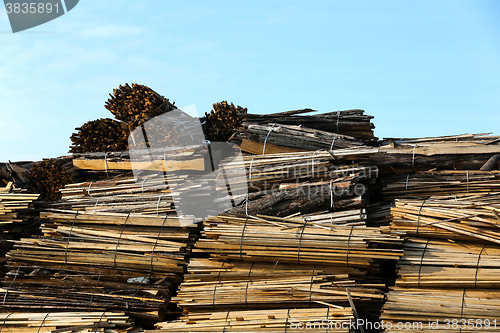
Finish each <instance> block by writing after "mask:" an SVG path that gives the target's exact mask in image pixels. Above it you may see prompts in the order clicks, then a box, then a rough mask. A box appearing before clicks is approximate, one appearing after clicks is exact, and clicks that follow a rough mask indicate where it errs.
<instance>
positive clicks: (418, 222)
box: [417, 198, 427, 237]
mask: <svg viewBox="0 0 500 333" xmlns="http://www.w3.org/2000/svg"><path fill="white" fill-rule="evenodd" d="M425 200H427V198H425V199H424V201H422V204H421V205H420V209H419V210H418V217H417V237H418V228H419V227H420V212H421V211H422V207H424V204H425Z"/></svg>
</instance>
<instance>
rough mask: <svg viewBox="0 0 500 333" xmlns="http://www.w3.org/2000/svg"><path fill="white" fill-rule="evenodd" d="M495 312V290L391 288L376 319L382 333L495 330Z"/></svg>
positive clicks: (498, 299) (499, 296) (499, 295)
mask: <svg viewBox="0 0 500 333" xmlns="http://www.w3.org/2000/svg"><path fill="white" fill-rule="evenodd" d="M498 313H500V291H498V290H491V289H467V288H466V289H434V288H400V287H391V288H390V291H389V293H388V294H387V302H386V303H385V304H384V306H383V308H382V315H381V317H380V319H381V320H383V321H384V323H385V324H384V328H386V330H385V332H401V329H404V332H429V333H430V332H477V331H480V330H485V331H488V332H497V331H498V326H499V325H500V323H499V322H498ZM398 323H399V330H398V327H397V324H398ZM405 325H406V326H405Z"/></svg>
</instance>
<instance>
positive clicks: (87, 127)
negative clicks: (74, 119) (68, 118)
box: [69, 118, 130, 154]
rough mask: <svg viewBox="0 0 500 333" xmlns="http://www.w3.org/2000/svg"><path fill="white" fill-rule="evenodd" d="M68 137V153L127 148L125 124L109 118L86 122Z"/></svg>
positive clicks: (127, 133) (127, 134) (127, 131)
mask: <svg viewBox="0 0 500 333" xmlns="http://www.w3.org/2000/svg"><path fill="white" fill-rule="evenodd" d="M75 130H77V131H78V132H77V133H73V134H72V135H71V137H70V139H71V142H72V145H71V146H70V150H69V152H70V153H73V154H76V153H91V152H107V151H122V150H127V148H128V136H129V133H130V132H129V129H128V127H127V124H125V123H123V122H120V121H116V120H114V119H109V118H101V119H97V120H92V121H89V122H86V123H85V124H83V125H82V126H81V127H77V128H75Z"/></svg>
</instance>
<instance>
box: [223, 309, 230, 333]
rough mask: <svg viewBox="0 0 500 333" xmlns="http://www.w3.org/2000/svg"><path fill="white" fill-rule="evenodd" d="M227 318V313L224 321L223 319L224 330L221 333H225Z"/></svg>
mask: <svg viewBox="0 0 500 333" xmlns="http://www.w3.org/2000/svg"><path fill="white" fill-rule="evenodd" d="M227 318H229V311H228V312H227V314H226V319H224V328H223V329H222V333H225V332H226V326H227Z"/></svg>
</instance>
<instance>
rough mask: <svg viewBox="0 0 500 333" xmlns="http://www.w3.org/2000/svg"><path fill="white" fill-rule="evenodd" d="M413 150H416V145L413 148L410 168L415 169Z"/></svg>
mask: <svg viewBox="0 0 500 333" xmlns="http://www.w3.org/2000/svg"><path fill="white" fill-rule="evenodd" d="M415 149H417V145H415V146H413V156H412V157H411V168H412V169H413V168H414V167H415Z"/></svg>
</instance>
